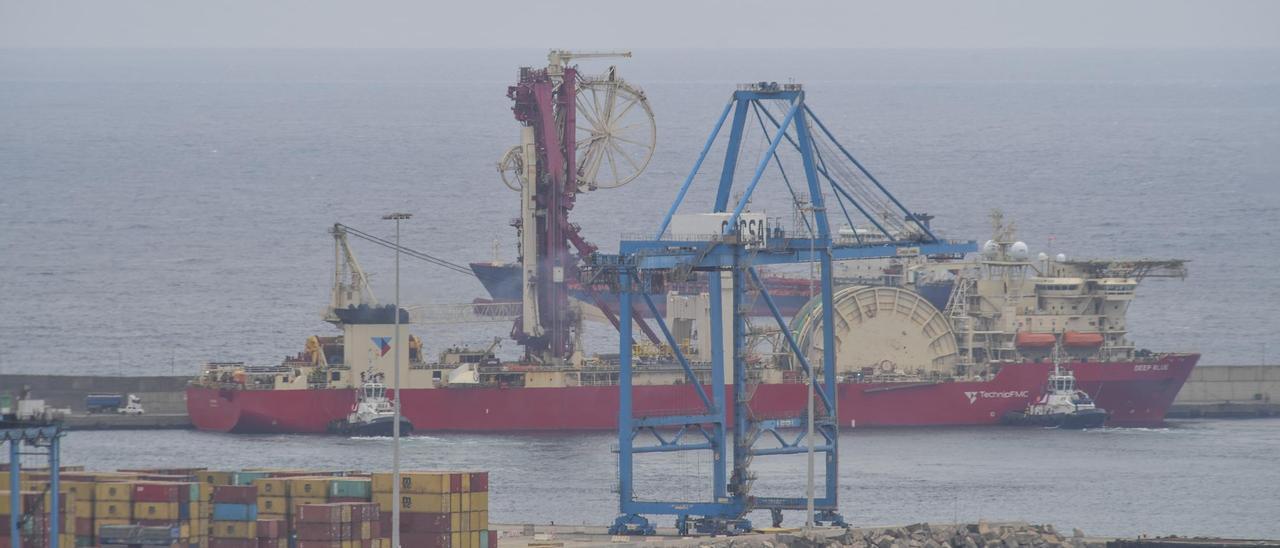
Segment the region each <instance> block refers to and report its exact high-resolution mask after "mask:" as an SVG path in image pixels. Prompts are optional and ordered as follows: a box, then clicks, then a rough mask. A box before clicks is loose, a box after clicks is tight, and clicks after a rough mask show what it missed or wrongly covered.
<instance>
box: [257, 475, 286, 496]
mask: <svg viewBox="0 0 1280 548" xmlns="http://www.w3.org/2000/svg"><path fill="white" fill-rule="evenodd" d="M253 485H254V486H256V487H257V488H258V496H259V497H287V496H289V482H288V481H287V480H285V479H284V478H258V479H256V480H253Z"/></svg>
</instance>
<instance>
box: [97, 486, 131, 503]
mask: <svg viewBox="0 0 1280 548" xmlns="http://www.w3.org/2000/svg"><path fill="white" fill-rule="evenodd" d="M132 494H133V484H130V483H124V482H116V481H112V482H107V483H99V484H97V485H94V487H93V500H94V502H108V501H110V502H129V500H130V496H131V495H132Z"/></svg>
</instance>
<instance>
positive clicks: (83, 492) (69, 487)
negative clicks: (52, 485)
mask: <svg viewBox="0 0 1280 548" xmlns="http://www.w3.org/2000/svg"><path fill="white" fill-rule="evenodd" d="M58 485H59V486H61V487H62V489H63V490H64V491H66V492H68V493H71V494H73V495H75V496H76V499H77V500H79V501H90V502H92V501H93V490H94V485H95V484H94V483H93V482H92V481H63V482H59V483H58Z"/></svg>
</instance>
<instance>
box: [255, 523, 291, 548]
mask: <svg viewBox="0 0 1280 548" xmlns="http://www.w3.org/2000/svg"><path fill="white" fill-rule="evenodd" d="M257 546H258V548H289V527H288V525H287V522H285V520H282V519H263V518H261V517H259V518H258V544H257Z"/></svg>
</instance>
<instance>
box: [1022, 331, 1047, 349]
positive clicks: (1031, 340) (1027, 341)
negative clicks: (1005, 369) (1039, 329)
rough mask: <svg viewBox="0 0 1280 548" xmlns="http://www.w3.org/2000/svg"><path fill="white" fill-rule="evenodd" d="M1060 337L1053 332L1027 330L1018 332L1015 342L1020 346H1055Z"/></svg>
mask: <svg viewBox="0 0 1280 548" xmlns="http://www.w3.org/2000/svg"><path fill="white" fill-rule="evenodd" d="M1057 342H1058V339H1057V338H1056V337H1054V336H1053V333H1028V332H1026V331H1020V332H1018V337H1017V338H1016V339H1014V344H1016V345H1018V348H1053V345H1054V344H1055V343H1057Z"/></svg>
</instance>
